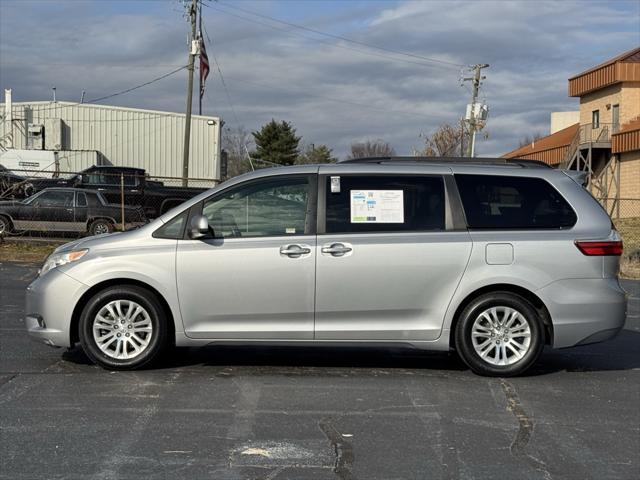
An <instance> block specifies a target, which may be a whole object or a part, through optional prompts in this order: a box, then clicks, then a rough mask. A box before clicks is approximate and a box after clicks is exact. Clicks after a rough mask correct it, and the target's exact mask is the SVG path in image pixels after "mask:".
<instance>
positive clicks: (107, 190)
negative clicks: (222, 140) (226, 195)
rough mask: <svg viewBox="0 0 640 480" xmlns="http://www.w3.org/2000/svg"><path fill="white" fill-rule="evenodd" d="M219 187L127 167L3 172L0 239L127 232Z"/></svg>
mask: <svg viewBox="0 0 640 480" xmlns="http://www.w3.org/2000/svg"><path fill="white" fill-rule="evenodd" d="M217 183H219V182H218V181H217V180H214V179H203V178H188V179H186V181H185V180H184V179H182V178H179V177H160V176H150V175H146V174H144V171H143V170H139V169H133V168H125V167H92V168H89V169H87V170H84V171H82V172H64V171H57V170H51V171H46V170H38V171H34V170H11V171H9V170H6V169H0V201H1V202H3V203H1V204H0V236H9V235H12V236H13V235H22V236H27V235H28V236H52V235H55V236H58V237H65V238H66V237H69V236H74V235H76V236H77V235H78V234H80V235H86V234H89V235H93V234H98V233H108V232H111V231H114V230H128V229H131V228H136V227H138V226H139V225H141V224H144V223H146V222H148V221H149V220H151V219H154V218H156V217H158V216H160V215H163V214H164V213H166V212H167V211H169V210H171V209H172V208H174V207H176V206H178V205H180V204H181V203H183V202H184V201H186V200H189V199H190V198H193V197H194V196H196V195H198V194H199V193H201V192H203V191H206V190H208V189H209V188H212V187H214V186H215V185H216V184H217Z"/></svg>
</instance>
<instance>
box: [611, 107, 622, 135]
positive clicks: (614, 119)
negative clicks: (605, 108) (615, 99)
mask: <svg viewBox="0 0 640 480" xmlns="http://www.w3.org/2000/svg"><path fill="white" fill-rule="evenodd" d="M611 123H612V124H613V133H618V130H620V105H618V104H616V105H614V106H613V107H611Z"/></svg>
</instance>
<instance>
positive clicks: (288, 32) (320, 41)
mask: <svg viewBox="0 0 640 480" xmlns="http://www.w3.org/2000/svg"><path fill="white" fill-rule="evenodd" d="M203 5H204V6H206V7H208V8H212V9H214V10H216V11H218V12H221V13H224V14H226V15H230V16H232V17H235V18H239V19H241V20H244V21H246V22H251V23H255V24H258V25H262V26H264V27H268V28H271V29H273V30H277V31H280V32H284V33H286V34H288V35H293V36H297V37H301V38H305V39H307V40H312V41H315V42H318V43H322V44H325V45H329V46H331V47H334V48H341V49H343V50H349V51H352V52H358V53H362V54H364V55H369V56H372V57H378V58H384V59H387V60H393V61H396V62H403V63H410V64H412V65H418V66H420V67H425V68H433V67H441V68H452V66H447V65H437V64H432V65H430V64H426V63H424V62H418V61H414V60H408V59H405V58H398V57H394V56H391V55H385V54H382V53H376V52H370V51H366V50H361V49H358V48H353V47H348V46H346V45H339V44H336V43H333V42H330V41H326V40H322V39H320V38H316V37H310V36H308V35H304V34H302V33H298V32H295V31H292V30H290V29H286V28H282V27H277V26H275V25H271V24H268V23H265V22H261V21H259V20H255V19H252V18H247V17H244V16H242V15H238V14H235V13H233V12H229V11H226V10H223V9H221V8H218V7H213V6H211V5H209V4H206V3H203ZM225 6H226V5H225ZM454 65H456V69H458V68H460V66H462V67H464V65H458V64H454Z"/></svg>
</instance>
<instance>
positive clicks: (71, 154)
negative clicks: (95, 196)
mask: <svg viewBox="0 0 640 480" xmlns="http://www.w3.org/2000/svg"><path fill="white" fill-rule="evenodd" d="M9 98H10V97H9ZM7 105H12V107H11V109H10V110H11V111H10V112H9V109H8V108H6V105H5V104H0V115H2V118H0V149H3V150H8V149H34V150H49V151H55V152H58V153H57V158H58V160H59V164H60V165H59V170H60V171H61V172H65V171H69V172H76V171H79V170H82V169H84V168H87V167H90V166H91V165H118V166H129V167H137V168H144V169H146V170H147V172H148V173H149V175H151V176H154V177H181V176H182V159H183V143H184V126H185V115H184V114H181V113H171V112H160V111H155V110H141V109H137V108H123V107H113V106H108V105H96V104H88V103H73V102H46V101H45V102H13V103H11V102H10V100H7ZM220 131H221V119H220V118H219V117H206V116H199V115H194V116H192V119H191V145H190V155H189V177H190V178H198V179H206V180H217V179H219V178H220Z"/></svg>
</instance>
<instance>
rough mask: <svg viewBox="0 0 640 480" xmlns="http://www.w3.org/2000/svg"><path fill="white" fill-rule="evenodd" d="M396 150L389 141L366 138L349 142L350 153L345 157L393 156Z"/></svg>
mask: <svg viewBox="0 0 640 480" xmlns="http://www.w3.org/2000/svg"><path fill="white" fill-rule="evenodd" d="M395 154H396V151H395V150H394V149H393V147H392V146H391V145H389V143H387V142H385V141H382V140H380V139H378V140H367V141H365V142H358V143H352V144H351V153H350V154H349V155H347V158H349V159H352V158H365V157H393V156H395Z"/></svg>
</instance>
